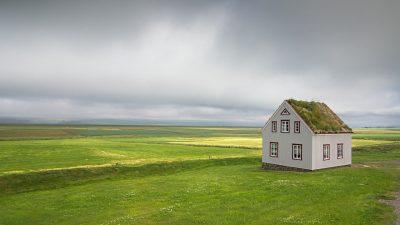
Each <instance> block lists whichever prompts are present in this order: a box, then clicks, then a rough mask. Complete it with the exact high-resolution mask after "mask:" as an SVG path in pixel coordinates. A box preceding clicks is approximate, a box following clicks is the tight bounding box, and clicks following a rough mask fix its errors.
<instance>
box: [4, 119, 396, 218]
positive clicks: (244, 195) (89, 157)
mask: <svg viewBox="0 0 400 225" xmlns="http://www.w3.org/2000/svg"><path fill="white" fill-rule="evenodd" d="M260 136H261V134H260V129H259V128H220V127H157V126H34V125H32V126H17V125H15V126H12V125H10V126H6V125H3V126H0V224H394V221H395V214H394V209H393V207H392V206H391V205H388V204H385V203H384V202H382V200H387V199H393V197H394V193H395V192H396V191H398V188H399V185H400V161H399V160H400V130H396V129H390V130H389V129H374V130H372V129H357V130H355V133H354V135H353V165H352V166H351V167H343V168H335V169H327V170H321V171H314V172H310V173H302V172H281V171H263V170H261V169H260V165H261V137H260Z"/></svg>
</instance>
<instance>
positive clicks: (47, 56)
mask: <svg viewBox="0 0 400 225" xmlns="http://www.w3.org/2000/svg"><path fill="white" fill-rule="evenodd" d="M399 9H400V3H399V2H398V1H379V2H378V1H364V0H352V1H301V2H293V1H246V2H242V1H168V2H167V1H106V0H104V1H89V0H88V1H44V0H43V1H1V2H0V32H1V35H0V105H1V107H0V116H5V117H9V116H16V117H21V118H24V117H34V118H43V119H46V118H48V119H53V120H65V119H80V118H85V119H89V118H121V119H157V120H163V119H164V120H176V119H177V120H179V119H182V120H191V121H205V120H206V121H213V123H216V124H217V123H218V121H221V124H222V123H223V124H229V121H232V124H243V125H258V124H259V125H260V126H261V125H262V124H263V123H264V121H265V120H266V117H267V115H269V114H271V113H272V111H273V109H274V108H275V107H277V106H278V105H279V103H280V102H281V101H282V100H283V99H286V98H290V97H293V98H298V99H306V100H319V101H324V102H326V103H327V104H328V105H330V106H331V107H332V108H333V109H334V110H335V111H337V112H338V113H339V114H340V115H343V116H344V118H345V120H346V122H348V123H349V124H351V125H354V126H369V125H374V126H376V125H386V126H387V125H400V119H399V118H400V111H399V103H400V87H399V86H400V85H399V84H400V76H399V71H400V66H399V65H400V62H399V59H400V45H398V43H397V42H398V40H399V39H400V27H399V26H398V25H397V22H398V21H399V19H400V18H399V17H400V16H399V14H398V13H397V12H398V10H399ZM388 118H391V119H388Z"/></svg>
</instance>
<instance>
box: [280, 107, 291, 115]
mask: <svg viewBox="0 0 400 225" xmlns="http://www.w3.org/2000/svg"><path fill="white" fill-rule="evenodd" d="M281 115H290V113H289V111H288V110H287V109H286V108H284V109H283V110H282V112H281Z"/></svg>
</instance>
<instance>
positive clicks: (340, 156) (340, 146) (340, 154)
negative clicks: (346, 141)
mask: <svg viewBox="0 0 400 225" xmlns="http://www.w3.org/2000/svg"><path fill="white" fill-rule="evenodd" d="M337 158H338V159H343V143H339V144H337Z"/></svg>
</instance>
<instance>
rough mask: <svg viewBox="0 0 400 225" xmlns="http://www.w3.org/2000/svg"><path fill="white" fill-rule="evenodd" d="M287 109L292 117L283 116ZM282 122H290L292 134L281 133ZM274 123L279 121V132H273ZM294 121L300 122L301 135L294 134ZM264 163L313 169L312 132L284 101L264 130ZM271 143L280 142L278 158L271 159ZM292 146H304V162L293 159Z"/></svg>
mask: <svg viewBox="0 0 400 225" xmlns="http://www.w3.org/2000/svg"><path fill="white" fill-rule="evenodd" d="M284 108H286V109H287V110H288V111H289V113H290V115H281V112H282V111H283V109H284ZM281 120H290V133H281V127H280V126H281ZM272 121H277V132H276V133H274V132H271V130H272ZM294 121H300V133H294ZM262 136H263V157H262V161H263V162H264V163H272V164H277V165H282V166H289V167H297V168H302V169H308V170H311V169H312V165H313V156H312V132H311V131H310V130H309V128H308V127H307V125H306V124H305V123H304V121H303V120H302V119H301V118H300V117H299V116H298V115H297V114H296V112H295V111H294V110H293V109H292V107H291V106H290V105H289V104H288V103H287V102H286V101H284V102H283V103H282V104H281V105H280V107H279V108H278V110H277V111H276V112H275V113H274V114H273V115H272V116H271V118H270V119H269V120H268V122H267V124H266V125H265V126H264V127H263V129H262ZM270 142H278V157H270V155H269V153H270V152H269V151H270ZM292 144H302V160H294V159H292Z"/></svg>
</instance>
